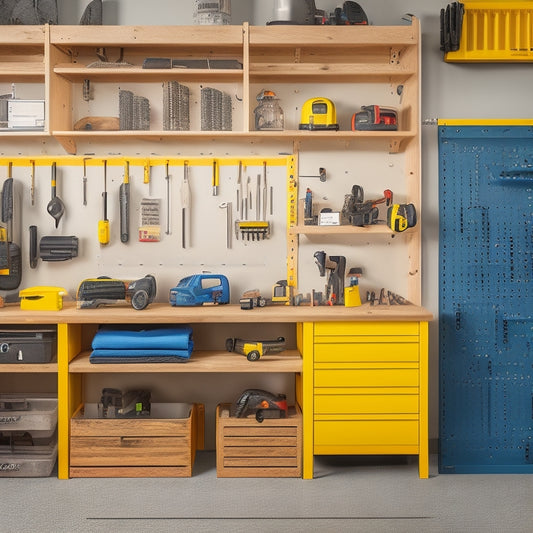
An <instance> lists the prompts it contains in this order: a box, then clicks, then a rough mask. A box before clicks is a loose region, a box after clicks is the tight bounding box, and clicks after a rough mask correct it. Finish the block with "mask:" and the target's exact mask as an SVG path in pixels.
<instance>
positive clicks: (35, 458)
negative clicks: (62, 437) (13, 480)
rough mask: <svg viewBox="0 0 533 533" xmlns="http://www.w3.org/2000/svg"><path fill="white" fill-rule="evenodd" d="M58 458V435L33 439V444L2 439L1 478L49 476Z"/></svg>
mask: <svg viewBox="0 0 533 533" xmlns="http://www.w3.org/2000/svg"><path fill="white" fill-rule="evenodd" d="M56 459H57V436H56V435H55V433H54V434H53V435H52V436H50V437H48V438H38V439H33V445H31V444H29V445H26V444H17V441H16V438H15V440H14V443H9V442H8V443H6V436H5V434H4V437H3V438H2V439H1V440H0V478H2V477H47V476H49V475H50V474H51V473H52V471H53V469H54V465H55V463H56Z"/></svg>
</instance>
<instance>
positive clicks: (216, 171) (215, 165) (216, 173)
mask: <svg viewBox="0 0 533 533" xmlns="http://www.w3.org/2000/svg"><path fill="white" fill-rule="evenodd" d="M219 180H220V176H219V169H218V163H217V161H216V159H215V160H214V161H213V180H212V184H213V196H217V195H218V184H219Z"/></svg>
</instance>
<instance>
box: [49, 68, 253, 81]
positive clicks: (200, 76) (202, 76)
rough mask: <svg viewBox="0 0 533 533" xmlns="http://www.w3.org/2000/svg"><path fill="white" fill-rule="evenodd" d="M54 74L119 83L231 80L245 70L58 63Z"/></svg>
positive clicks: (74, 78) (68, 77) (78, 79)
mask: <svg viewBox="0 0 533 533" xmlns="http://www.w3.org/2000/svg"><path fill="white" fill-rule="evenodd" d="M54 73H55V74H58V75H59V76H62V77H63V78H66V79H67V80H69V81H72V82H82V81H83V80H85V79H90V80H91V81H98V82H107V83H118V82H124V81H128V82H137V83H142V82H146V83H152V82H154V81H173V80H176V81H202V82H206V83H208V82H230V81H240V82H242V80H243V70H242V69H210V70H208V69H183V68H168V69H150V68H142V67H140V66H132V67H115V68H108V67H94V68H88V67H86V66H85V65H75V64H74V65H71V64H69V65H68V66H67V65H56V66H55V67H54Z"/></svg>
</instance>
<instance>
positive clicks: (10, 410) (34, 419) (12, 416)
mask: <svg viewBox="0 0 533 533" xmlns="http://www.w3.org/2000/svg"><path fill="white" fill-rule="evenodd" d="M56 426H57V397H55V396H51V395H50V396H48V395H31V394H0V431H3V432H5V431H17V432H24V431H27V432H29V433H31V435H32V436H33V437H34V438H49V437H50V436H51V435H52V434H53V433H54V431H55V429H56Z"/></svg>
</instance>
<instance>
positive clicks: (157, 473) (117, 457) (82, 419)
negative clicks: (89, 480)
mask: <svg viewBox="0 0 533 533" xmlns="http://www.w3.org/2000/svg"><path fill="white" fill-rule="evenodd" d="M92 406H94V404H89V405H88V406H86V408H85V409H84V408H83V407H81V408H80V409H79V410H78V411H77V412H76V413H75V414H74V416H73V418H72V419H71V424H70V427H71V429H70V436H71V438H70V476H71V477H188V476H191V475H192V467H193V464H194V457H195V452H196V449H197V448H198V447H200V446H199V445H200V444H203V436H202V435H200V434H199V432H198V430H199V429H200V430H201V431H203V413H204V409H203V405H200V404H183V403H175V404H172V403H170V404H165V403H161V404H157V403H153V404H152V405H151V413H150V417H146V418H145V417H139V418H122V419H117V418H109V419H104V418H88V417H87V414H86V413H87V412H88V411H89V412H90V413H91V414H93V413H94V409H93V408H92ZM200 418H201V419H200Z"/></svg>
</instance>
